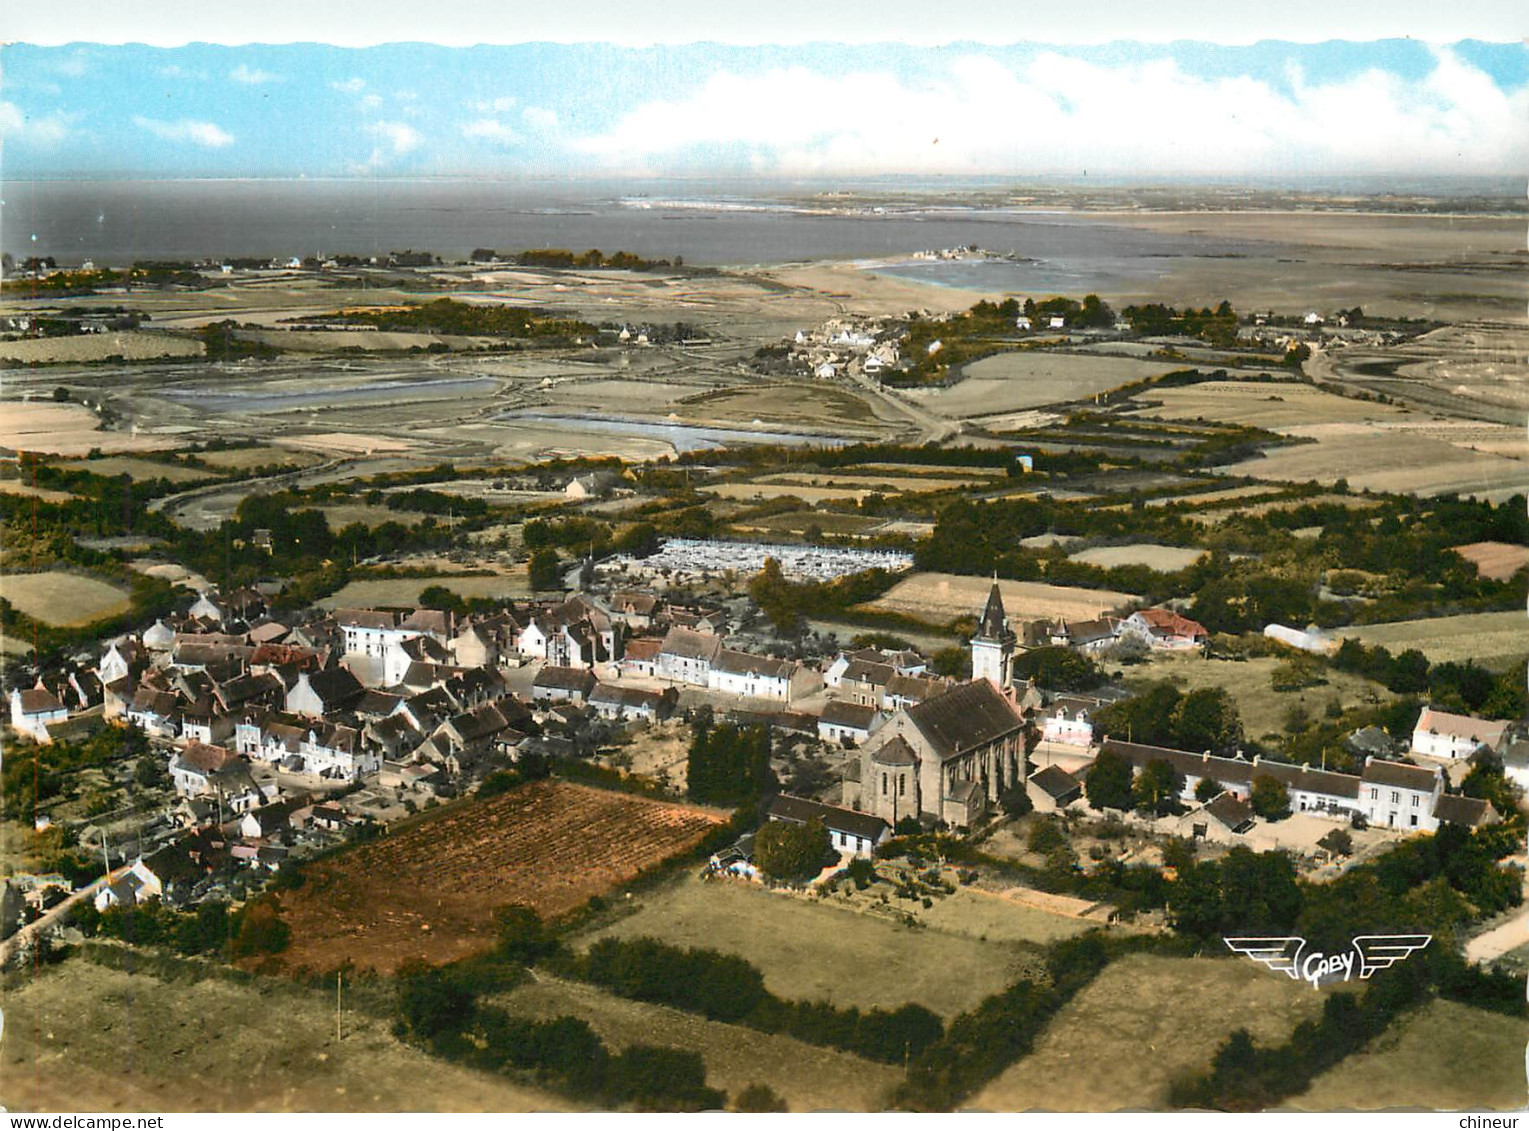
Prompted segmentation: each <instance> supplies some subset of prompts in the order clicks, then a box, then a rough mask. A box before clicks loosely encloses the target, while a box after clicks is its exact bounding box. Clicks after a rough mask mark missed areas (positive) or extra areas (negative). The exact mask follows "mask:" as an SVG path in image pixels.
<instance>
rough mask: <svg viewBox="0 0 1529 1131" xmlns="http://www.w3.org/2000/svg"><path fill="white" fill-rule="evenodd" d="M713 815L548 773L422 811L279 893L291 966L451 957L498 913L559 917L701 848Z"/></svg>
mask: <svg viewBox="0 0 1529 1131" xmlns="http://www.w3.org/2000/svg"><path fill="white" fill-rule="evenodd" d="M722 820H723V818H722V817H721V816H719V815H718V814H715V813H711V812H708V811H706V810H703V809H697V808H693V807H691V806H684V805H672V804H665V803H663V802H658V801H650V800H647V799H645V798H639V797H634V796H632V795H630V794H623V793H611V792H607V791H603V790H598V789H589V788H587V787H585V786H579V785H570V784H568V783H566V782H559V781H550V780H549V781H541V782H536V783H533V784H531V785H528V786H523V787H521V788H519V789H515V790H512V791H510V792H509V793H506V794H502V795H501V796H499V797H494V798H491V799H490V800H488V801H484V802H476V801H469V802H465V803H462V804H459V805H454V806H452V807H450V808H448V809H446V810H445V811H444V812H440V813H433V814H426V815H425V816H424V817H422V818H421V819H419V820H417V821H414V822H412V823H409V824H407V825H405V826H403V827H397V826H395V827H394V828H393V829H391V830H390V831H389V835H388V836H387V837H386V838H384V839H382V840H380V841H376V842H373V843H371V844H367V845H364V846H362V847H360V848H357V849H355V850H353V851H349V852H345V853H342V854H341V855H339V856H335V857H332V858H330V859H327V860H324V861H322V862H321V863H319V864H317V865H315V866H313V867H311V868H309V869H308V871H307V876H308V879H307V882H306V883H305V884H303V886H302V887H300V888H298V889H297V890H296V891H293V892H291V893H289V894H287V895H284V896H283V897H282V902H283V910H284V915H285V917H286V920H287V922H288V924H289V925H290V926H291V928H292V945H291V947H290V948H289V949H288V950H287V951H285V952H283V954H282V956H281V957H282V961H283V962H284V964H285V965H286V966H288V967H289V968H292V969H296V968H299V967H308V968H310V969H314V970H330V969H333V968H335V967H336V966H339V965H340V964H341V963H343V962H345V961H347V960H349V961H353V962H354V963H355V965H356V967H357V968H358V969H366V968H368V967H371V968H373V969H377V970H382V971H391V970H395V969H397V967H398V966H399V965H400V964H401V963H403V962H405V961H407V960H409V959H411V958H423V959H424V960H425V961H427V962H432V963H440V962H449V961H453V960H455V959H458V958H462V957H465V956H466V955H469V954H472V953H475V952H477V951H479V950H482V949H483V948H484V947H486V946H488V945H489V944H491V943H492V941H493V939H494V913H495V911H496V910H497V909H498V908H501V907H504V906H506V905H508V904H511V903H523V904H526V905H528V906H531V907H533V908H535V909H536V911H537V912H538V913H539V914H540V915H542V916H543V917H548V918H550V917H552V916H556V915H561V914H563V913H564V912H567V911H570V910H572V909H573V908H575V907H578V906H579V905H581V904H583V903H584V902H585V901H587V900H588V899H589V897H590V896H592V895H599V894H602V893H604V892H606V891H609V890H610V889H611V888H613V887H615V886H617V885H618V884H621V883H624V882H626V881H627V880H630V879H631V878H632V877H633V876H635V875H636V874H637V873H638V872H639V871H640V870H641V869H645V868H651V867H653V866H655V865H657V864H659V863H661V862H662V861H664V860H667V859H669V858H670V857H672V856H674V855H675V854H677V853H680V852H683V851H685V850H686V849H687V848H689V847H690V846H692V845H694V844H695V843H696V842H697V841H699V840H700V839H701V838H702V837H703V836H705V835H706V833H707V832H709V831H710V830H711V829H712V828H714V827H715V826H717V825H719V824H721V823H722Z"/></svg>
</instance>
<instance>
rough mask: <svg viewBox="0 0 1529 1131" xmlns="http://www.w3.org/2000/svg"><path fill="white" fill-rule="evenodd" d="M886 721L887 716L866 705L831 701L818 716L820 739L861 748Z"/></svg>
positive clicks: (838, 700)
mask: <svg viewBox="0 0 1529 1131" xmlns="http://www.w3.org/2000/svg"><path fill="white" fill-rule="evenodd" d="M885 721H886V716H885V715H883V714H882V713H881V712H880V711H878V710H877V709H876V708H875V707H872V706H870V705H869V704H866V703H851V702H848V701H847V700H844V699H830V700H829V701H828V702H827V703H826V704H825V705H824V706H823V713H822V714H821V715H820V716H818V737H819V738H821V739H822V740H823V741H824V742H845V741H848V742H851V743H853V744H854V745H856V746H859V745H860V744H861V743H862V742H864V741H865V740H866V739H868V738H870V737H871V735H872V734H873V733H875V731H876V729H877V728H878V727H880V726H881V724H882V723H884V722H885Z"/></svg>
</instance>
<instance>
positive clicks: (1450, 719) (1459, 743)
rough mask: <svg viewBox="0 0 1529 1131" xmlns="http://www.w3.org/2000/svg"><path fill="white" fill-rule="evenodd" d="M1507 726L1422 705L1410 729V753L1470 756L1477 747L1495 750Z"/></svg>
mask: <svg viewBox="0 0 1529 1131" xmlns="http://www.w3.org/2000/svg"><path fill="white" fill-rule="evenodd" d="M1507 729H1508V724H1507V723H1504V722H1491V721H1488V720H1486V719H1477V718H1472V717H1471V716H1470V715H1452V714H1450V713H1449V712H1448V711H1440V710H1438V709H1437V708H1435V707H1424V708H1423V710H1422V712H1421V713H1420V714H1419V715H1418V721H1417V726H1415V727H1413V728H1412V753H1414V754H1422V755H1424V756H1425V757H1429V758H1448V759H1451V760H1453V759H1457V758H1469V757H1470V756H1471V755H1472V754H1474V753H1475V752H1476V749H1477V747H1480V746H1485V747H1487V748H1488V749H1492V750H1495V749H1496V748H1497V746H1498V744H1499V743H1501V742H1502V736H1503V733H1504V732H1505V731H1506V730H1507Z"/></svg>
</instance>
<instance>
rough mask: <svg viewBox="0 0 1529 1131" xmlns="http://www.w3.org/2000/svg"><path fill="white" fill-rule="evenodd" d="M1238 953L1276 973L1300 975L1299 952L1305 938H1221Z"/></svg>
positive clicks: (1304, 944) (1286, 936)
mask: <svg viewBox="0 0 1529 1131" xmlns="http://www.w3.org/2000/svg"><path fill="white" fill-rule="evenodd" d="M1222 941H1223V942H1225V943H1226V945H1227V946H1229V947H1231V948H1232V949H1233V950H1235V951H1236V952H1237V953H1238V954H1245V955H1247V956H1248V957H1249V958H1251V959H1252V960H1253V961H1254V962H1262V963H1263V964H1264V965H1265V966H1267V967H1268V968H1269V969H1270V970H1273V971H1274V972H1275V973H1276V974H1288V975H1290V977H1292V978H1299V977H1300V976H1301V968H1300V961H1301V952H1302V951H1303V950H1305V949H1306V940H1305V939H1303V938H1301V937H1300V936H1298V935H1283V936H1273V937H1270V938H1257V937H1252V936H1249V937H1243V938H1230V939H1223V940H1222Z"/></svg>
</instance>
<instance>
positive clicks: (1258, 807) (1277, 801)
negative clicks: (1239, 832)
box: [1248, 774, 1290, 821]
mask: <svg viewBox="0 0 1529 1131" xmlns="http://www.w3.org/2000/svg"><path fill="white" fill-rule="evenodd" d="M1248 803H1249V804H1251V805H1252V806H1253V812H1255V813H1257V814H1258V815H1259V816H1260V817H1262V818H1263V819H1264V820H1266V821H1278V820H1280V819H1281V818H1283V817H1288V816H1290V791H1289V790H1287V789H1286V788H1285V783H1284V782H1282V781H1280V780H1279V778H1277V777H1274V776H1273V775H1272V774H1256V775H1254V777H1253V788H1252V790H1251V792H1250V793H1249V795H1248Z"/></svg>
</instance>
